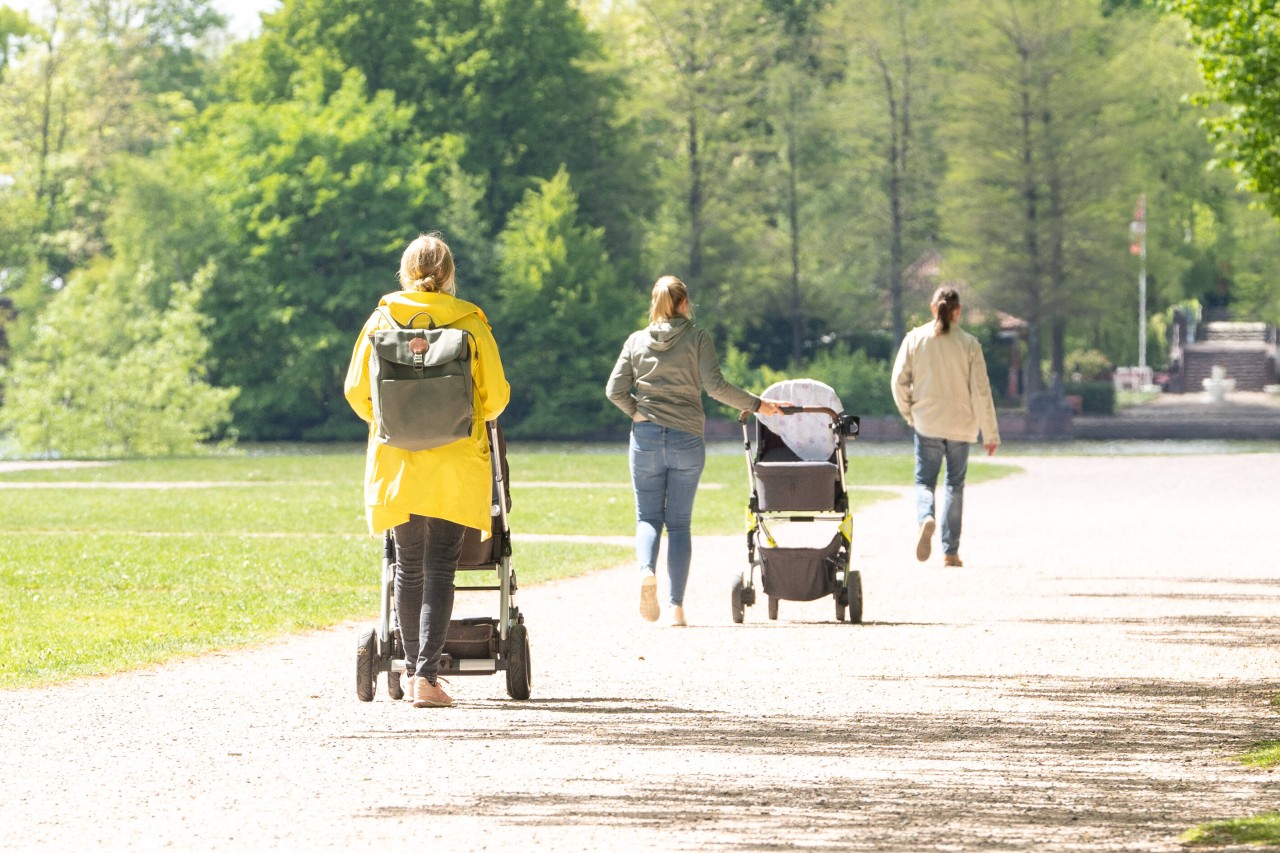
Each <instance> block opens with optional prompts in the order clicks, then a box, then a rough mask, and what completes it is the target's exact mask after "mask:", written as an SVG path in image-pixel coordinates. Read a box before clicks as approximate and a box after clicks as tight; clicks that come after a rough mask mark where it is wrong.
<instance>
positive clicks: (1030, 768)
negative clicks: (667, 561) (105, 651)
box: [0, 455, 1280, 851]
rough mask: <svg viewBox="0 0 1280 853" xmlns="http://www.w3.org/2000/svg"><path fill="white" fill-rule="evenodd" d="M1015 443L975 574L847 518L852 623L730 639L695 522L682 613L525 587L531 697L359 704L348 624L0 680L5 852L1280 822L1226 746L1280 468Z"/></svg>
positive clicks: (615, 574)
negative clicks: (3, 685) (856, 594)
mask: <svg viewBox="0 0 1280 853" xmlns="http://www.w3.org/2000/svg"><path fill="white" fill-rule="evenodd" d="M1016 461H1017V464H1019V465H1021V466H1023V467H1024V468H1025V470H1026V473H1024V474H1020V475H1016V476H1013V477H1009V478H1005V479H1003V480H1000V481H996V482H992V483H987V484H982V485H975V486H971V487H970V488H969V490H968V495H967V498H968V505H967V508H966V519H965V520H966V533H965V545H964V549H963V556H964V558H965V560H966V562H967V563H968V565H967V566H966V568H964V569H961V570H944V569H942V568H941V567H940V565H939V564H938V562H937V561H938V560H939V559H940V557H939V556H938V555H937V554H936V553H935V558H934V562H933V563H931V564H929V565H926V566H921V565H919V564H917V563H916V562H915V560H914V547H913V546H914V542H913V539H914V537H913V533H914V531H913V526H914V525H913V521H912V518H911V509H910V504H909V499H908V498H907V497H905V496H903V497H900V498H896V499H894V500H891V501H887V502H885V503H882V504H878V505H876V506H875V507H872V508H870V509H869V510H867V511H864V512H862V513H860V514H859V515H858V516H857V517H856V519H855V533H854V539H855V542H854V552H855V560H856V561H857V563H858V564H859V566H860V567H861V569H862V572H863V585H864V590H865V594H866V612H865V618H866V624H864V625H862V626H858V627H852V626H848V625H840V624H836V623H835V622H834V608H833V605H832V602H831V600H830V599H829V598H828V599H823V600H821V601H818V602H813V603H808V604H797V603H793V602H783V603H782V605H781V614H780V619H779V620H778V621H777V622H775V623H770V622H769V621H768V619H767V618H766V615H765V611H766V608H765V607H764V604H763V601H762V602H761V603H760V604H757V605H756V606H755V607H752V608H749V609H748V612H747V624H745V625H742V626H735V625H733V624H731V622H730V620H729V610H730V608H729V596H728V592H727V580H726V578H727V576H728V574H729V572H730V571H732V570H733V569H734V568H736V567H738V566H740V564H741V561H742V558H743V555H744V552H745V548H744V544H743V541H742V538H741V537H736V536H735V537H727V538H701V539H699V540H698V541H697V543H696V546H695V558H694V559H695V563H694V574H693V580H692V582H691V587H690V594H689V599H688V601H687V608H686V609H687V611H688V614H689V617H690V620H691V622H692V623H693V626H692V627H690V628H687V629H672V628H660V627H656V626H653V625H650V624H648V623H644V622H642V621H641V620H640V619H639V617H638V616H637V615H636V612H635V611H636V602H635V598H636V595H635V590H634V577H633V575H632V573H631V571H630V570H629V569H626V568H620V569H617V570H612V571H608V572H603V573H599V574H596V575H593V576H590V577H586V578H581V579H577V580H573V581H567V582H563V583H559V584H553V585H548V586H542V587H538V588H533V589H528V590H525V591H523V592H522V593H521V596H520V598H521V605H522V609H523V610H524V612H525V613H526V616H527V619H528V624H529V628H530V636H531V640H532V650H533V665H534V675H535V680H534V697H533V699H532V700H531V701H529V702H525V703H518V702H513V701H510V700H508V699H507V698H506V694H505V691H504V686H503V681H502V678H501V677H500V676H496V677H482V678H473V679H457V680H455V681H454V683H453V686H454V694H455V696H456V697H457V698H458V700H459V705H458V706H457V707H454V708H451V709H444V710H426V709H423V710H415V709H414V708H412V707H410V706H409V704H408V703H404V702H400V703H393V702H391V701H390V700H388V699H386V698H385V693H384V692H382V691H381V690H380V691H379V697H378V700H377V701H375V702H373V703H369V704H365V703H361V702H358V701H357V700H356V698H355V693H354V684H353V680H354V678H353V675H354V665H355V634H356V627H357V626H355V625H343V626H339V627H337V628H335V629H333V630H328V631H321V632H317V633H313V634H308V635H304V636H297V637H292V638H288V639H286V640H283V641H281V642H280V643H278V644H275V645H272V646H269V647H263V648H257V649H251V650H247V651H237V652H232V653H224V654H211V655H208V656H205V657H201V658H199V659H195V660H191V661H187V662H183V663H181V664H179V665H175V666H172V667H167V668H162V669H156V670H148V671H142V672H137V673H131V674H126V675H121V676H116V677H111V678H101V679H89V680H82V681H76V682H73V683H68V684H65V685H59V686H56V687H52V688H48V689H40V690H17V691H7V692H3V693H0V746H2V749H0V848H3V849H5V850H25V849H36V848H47V849H59V850H62V849H71V848H73V847H79V848H84V849H91V850H101V849H112V850H126V849H128V850H133V849H154V848H170V849H178V850H194V849H200V850H256V849H287V850H293V849H304V848H306V849H317V848H320V849H331V848H340V849H355V848H357V847H358V848H367V849H374V850H376V849H399V848H400V847H402V846H403V845H405V844H406V843H409V842H413V843H414V845H415V846H418V847H422V848H423V849H428V848H429V849H438V850H521V849H540V850H564V851H568V850H606V849H608V850H611V851H630V850H641V849H645V850H717V849H723V850H778V849H793V848H797V849H799V848H802V849H810V850H946V851H953V850H1030V849H1034V850H1037V851H1045V850H1049V851H1066V850H1080V851H1084V850H1088V851H1118V850H1142V851H1148V850H1152V851H1161V850H1169V851H1173V850H1179V849H1180V847H1179V845H1178V842H1177V836H1178V833H1179V832H1180V831H1181V830H1182V829H1184V828H1186V827H1187V826H1189V825H1191V824H1194V823H1197V822H1200V821H1204V820H1209V819H1214V818H1220V817H1226V816H1236V815H1242V814H1248V813H1252V812H1257V811H1265V810H1276V809H1280V787H1278V786H1277V780H1276V776H1275V774H1274V773H1268V772H1266V771H1259V770H1252V769H1248V768H1245V767H1243V766H1241V765H1239V764H1238V763H1235V762H1233V761H1231V760H1229V757H1230V756H1231V755H1233V754H1236V753H1238V752H1240V751H1242V750H1244V749H1247V748H1248V747H1249V746H1250V745H1252V744H1254V743H1255V742H1257V741H1260V740H1264V739H1276V738H1280V715H1277V714H1276V712H1275V711H1274V710H1273V709H1272V708H1271V707H1270V706H1269V701H1270V699H1271V697H1272V696H1273V695H1274V694H1275V693H1276V692H1278V691H1280V665H1278V664H1280V651H1278V649H1280V644H1278V641H1280V622H1277V619H1276V604H1277V599H1278V598H1280V570H1278V569H1277V568H1276V566H1275V563H1274V547H1273V542H1274V540H1269V539H1267V536H1268V535H1271V534H1272V533H1273V531H1274V530H1275V529H1276V526H1275V515H1274V514H1275V507H1276V483H1277V482H1280V455H1238V456H1217V457H1137V458H1044V457H1036V458H1025V459H1022V458H1020V459H1018V460H1016ZM518 512H519V508H518V507H517V508H516V515H515V516H513V527H514V529H515V530H516V532H517V534H518V533H519V530H520V524H519V515H518ZM517 546H518V543H517ZM518 559H519V551H518V548H517V560H518ZM518 565H519V564H518V563H517V567H518ZM370 571H371V572H374V571H376V566H373V565H371V566H370ZM467 607H468V605H467V604H465V603H464V604H461V605H460V608H459V610H460V611H461V615H466V611H467ZM473 609H474V608H473ZM480 612H484V611H480Z"/></svg>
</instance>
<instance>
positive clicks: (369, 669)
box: [356, 628, 378, 702]
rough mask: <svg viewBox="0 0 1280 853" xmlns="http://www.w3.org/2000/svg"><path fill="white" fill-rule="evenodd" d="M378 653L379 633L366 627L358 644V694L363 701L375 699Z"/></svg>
mask: <svg viewBox="0 0 1280 853" xmlns="http://www.w3.org/2000/svg"><path fill="white" fill-rule="evenodd" d="M377 654H378V635H377V633H376V632H375V631H374V630H373V628H365V629H364V631H362V632H361V634H360V640H359V642H358V643H357V644H356V696H358V697H359V698H360V701H361V702H372V701H373V687H374V684H375V683H376V682H377V680H378V672H377V670H376V669H375V668H374V658H375V657H377Z"/></svg>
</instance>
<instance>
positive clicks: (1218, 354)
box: [1169, 309, 1278, 394]
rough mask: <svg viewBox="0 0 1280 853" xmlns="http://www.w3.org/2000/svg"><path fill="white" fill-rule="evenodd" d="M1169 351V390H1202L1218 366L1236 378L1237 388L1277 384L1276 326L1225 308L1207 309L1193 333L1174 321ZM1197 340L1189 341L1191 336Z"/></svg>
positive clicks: (1256, 387)
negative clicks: (1235, 314) (1240, 318)
mask: <svg viewBox="0 0 1280 853" xmlns="http://www.w3.org/2000/svg"><path fill="white" fill-rule="evenodd" d="M1175 335H1176V336H1177V337H1175V339H1174V341H1173V342H1172V344H1171V351H1170V356H1171V357H1170V367H1171V368H1173V369H1172V370H1171V376H1170V389H1169V390H1170V391H1173V392H1175V393H1180V394H1189V393H1199V392H1201V391H1203V390H1204V380H1206V379H1208V378H1210V376H1211V375H1212V372H1213V368H1214V367H1215V366H1217V367H1221V368H1223V369H1224V370H1225V371H1226V376H1227V378H1228V379H1231V380H1234V381H1235V390H1237V391H1262V390H1263V389H1264V388H1265V387H1266V386H1267V385H1273V384H1275V383H1276V382H1277V381H1278V379H1277V373H1276V328H1275V326H1271V325H1268V324H1266V323H1256V322H1240V321H1236V320H1232V319H1230V315H1229V314H1228V313H1226V311H1225V310H1223V309H1210V310H1208V311H1206V312H1205V317H1204V322H1202V323H1201V324H1200V325H1199V327H1198V328H1196V329H1195V330H1194V331H1193V332H1192V333H1191V334H1188V333H1187V330H1186V327H1185V325H1183V326H1177V325H1175ZM1192 336H1194V338H1195V339H1194V340H1192V341H1188V340H1187V338H1188V337H1192Z"/></svg>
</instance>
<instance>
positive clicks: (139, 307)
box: [0, 262, 236, 457]
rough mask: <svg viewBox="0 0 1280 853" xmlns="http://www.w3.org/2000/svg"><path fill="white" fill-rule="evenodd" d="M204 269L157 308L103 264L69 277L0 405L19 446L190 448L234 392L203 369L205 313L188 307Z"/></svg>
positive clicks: (100, 450) (115, 452)
mask: <svg viewBox="0 0 1280 853" xmlns="http://www.w3.org/2000/svg"><path fill="white" fill-rule="evenodd" d="M211 274H212V270H211V269H207V268H206V269H205V270H202V271H201V272H200V273H198V274H197V275H196V277H195V278H194V279H193V280H192V281H191V283H190V284H189V285H188V284H185V283H181V282H179V283H175V284H174V285H173V286H172V288H171V289H170V298H169V300H168V303H167V305H165V307H164V308H163V309H162V310H158V309H156V308H154V307H153V306H152V305H151V304H150V302H149V299H148V298H146V297H143V296H140V295H139V294H140V292H150V291H152V290H154V288H155V284H156V282H155V281H154V280H152V276H151V273H150V271H149V270H143V271H141V272H140V274H139V275H138V276H137V277H136V278H130V277H125V276H122V275H121V270H120V269H119V268H118V267H114V268H113V267H112V265H111V264H109V263H107V262H104V263H102V264H100V265H98V266H96V267H95V268H93V269H92V270H89V271H87V272H85V273H81V274H79V275H77V276H76V277H75V278H74V279H73V280H72V281H71V282H69V283H68V284H67V286H66V287H64V288H63V289H62V290H61V291H60V292H59V293H58V294H57V296H55V297H54V298H53V299H52V300H51V301H50V303H49V306H48V307H47V308H46V309H45V311H44V312H42V314H41V317H40V322H39V325H38V326H37V328H36V331H35V336H34V340H33V341H32V344H31V346H30V347H28V348H27V349H26V350H25V351H24V352H23V354H22V355H21V357H19V358H18V359H17V362H16V363H15V364H14V365H13V368H12V371H11V374H10V376H9V383H8V387H7V389H6V394H5V406H4V408H3V409H2V410H0V415H2V416H3V417H2V418H0V423H3V425H4V426H6V427H7V428H8V429H9V431H10V435H11V436H12V437H13V438H14V440H15V441H16V443H17V445H18V447H19V448H20V449H21V450H22V451H24V452H27V453H37V454H41V455H45V456H49V455H53V456H74V457H120V456H172V455H179V454H190V453H193V452H195V451H196V450H197V449H198V448H199V446H200V444H201V443H202V442H204V441H205V440H206V439H208V438H210V437H211V436H213V435H214V434H215V433H216V432H217V431H218V430H219V429H220V428H221V427H222V426H223V425H224V424H225V423H226V422H227V420H229V418H230V403H231V401H232V400H233V399H234V397H235V394H236V391H235V389H232V388H214V387H212V386H211V385H209V383H208V381H207V378H206V375H205V364H206V358H205V356H206V351H207V349H208V341H207V339H206V337H205V329H206V328H207V327H208V325H209V320H208V318H206V317H205V316H203V315H202V314H200V312H199V311H198V310H197V307H196V306H197V303H198V302H199V299H200V295H201V293H202V291H203V290H204V288H205V287H207V285H208V282H209V279H210V277H211Z"/></svg>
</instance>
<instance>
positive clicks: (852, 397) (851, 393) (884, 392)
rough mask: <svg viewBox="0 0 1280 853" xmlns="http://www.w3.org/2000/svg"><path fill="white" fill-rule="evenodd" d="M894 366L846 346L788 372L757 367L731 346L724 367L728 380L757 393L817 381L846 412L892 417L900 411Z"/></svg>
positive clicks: (789, 367) (793, 366) (822, 353)
mask: <svg viewBox="0 0 1280 853" xmlns="http://www.w3.org/2000/svg"><path fill="white" fill-rule="evenodd" d="M892 367H893V365H891V364H890V363H889V362H887V361H880V360H878V359H874V358H872V357H870V356H869V355H867V354H866V353H865V352H863V351H862V350H855V349H850V348H849V347H848V346H847V345H845V344H837V345H835V346H833V347H831V348H829V349H824V350H822V351H820V352H819V353H818V354H817V355H815V356H814V357H813V358H811V359H809V360H807V361H800V362H792V363H791V364H789V365H787V368H786V370H774V369H773V368H771V367H768V366H767V365H764V366H760V367H755V368H753V367H751V366H750V364H749V363H748V360H747V355H746V353H744V352H743V351H741V350H739V349H737V348H736V347H733V346H730V347H729V348H728V349H727V351H726V353H725V357H724V358H723V360H722V365H721V369H722V371H723V372H724V375H725V378H726V379H728V380H729V381H730V382H733V383H734V384H735V385H740V386H741V387H743V388H746V389H748V390H750V391H752V392H754V393H756V394H759V393H761V392H763V391H764V389H766V388H767V387H769V386H770V385H772V384H774V383H775V382H781V381H783V380H785V379H801V378H803V379H816V380H817V381H819V382H822V383H824V384H826V385H829V386H831V388H832V390H834V391H835V392H836V395H837V396H838V397H839V398H840V401H841V402H842V403H844V410H845V411H846V412H849V413H850V414H854V415H859V416H871V415H891V414H894V413H895V412H897V411H898V410H897V407H896V406H895V405H894V402H893V391H892V390H891V388H890V387H889V375H890V373H891V372H892ZM726 411H727V410H726ZM735 414H736V413H735Z"/></svg>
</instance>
